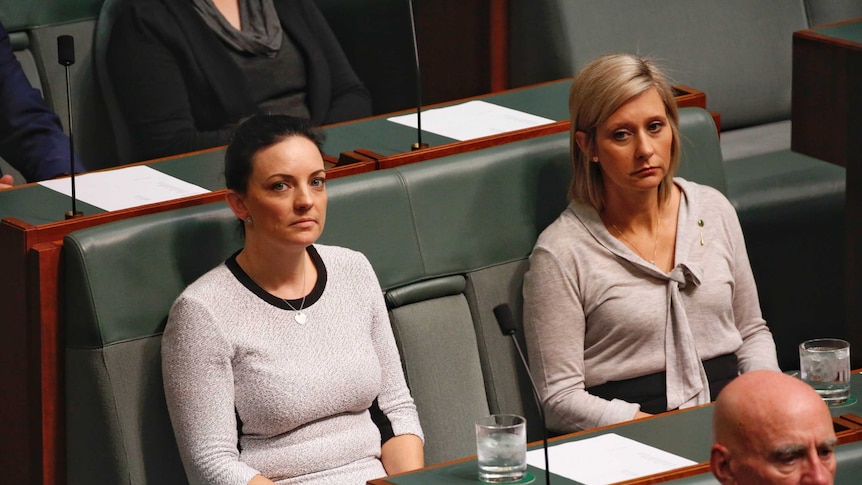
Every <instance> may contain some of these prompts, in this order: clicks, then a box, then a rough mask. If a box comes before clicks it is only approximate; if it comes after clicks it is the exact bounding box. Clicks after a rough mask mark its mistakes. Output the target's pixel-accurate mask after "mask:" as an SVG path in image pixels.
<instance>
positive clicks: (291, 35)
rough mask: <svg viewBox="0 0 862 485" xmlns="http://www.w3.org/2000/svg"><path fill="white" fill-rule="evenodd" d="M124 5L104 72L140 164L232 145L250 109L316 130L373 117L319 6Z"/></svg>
mask: <svg viewBox="0 0 862 485" xmlns="http://www.w3.org/2000/svg"><path fill="white" fill-rule="evenodd" d="M123 2H124V4H123V5H122V6H121V8H120V10H119V13H118V14H117V17H116V21H115V23H114V25H113V27H112V29H111V35H110V38H109V40H108V49H107V67H108V72H109V75H110V77H111V80H112V84H113V87H114V91H115V93H116V97H117V102H118V104H119V107H120V109H121V111H122V112H123V115H124V117H125V120H126V122H127V124H128V127H129V131H130V134H131V137H132V140H131V141H132V144H133V156H134V158H135V159H136V160H149V159H153V158H157V157H163V156H167V155H174V154H178V153H186V152H190V151H194V150H200V149H203V148H210V147H214V146H221V145H227V143H228V142H229V141H230V136H231V134H232V133H233V130H234V128H236V124H237V123H238V122H239V120H241V119H243V118H245V117H248V116H250V115H252V114H254V113H265V114H283V115H291V116H296V117H300V118H308V119H310V120H311V121H312V123H313V124H314V125H316V126H317V125H324V124H330V123H335V122H339V121H347V120H351V119H356V118H361V117H365V116H369V115H370V114H371V97H370V95H369V94H368V91H367V90H366V89H365V86H363V84H362V82H361V81H360V80H359V78H358V77H357V76H356V74H355V73H354V72H353V69H352V68H351V66H350V64H349V63H348V61H347V58H346V57H345V55H344V52H343V51H342V50H341V46H340V45H339V44H338V40H337V39H336V38H335V35H334V34H333V33H332V30H331V29H330V28H329V25H328V24H327V23H326V19H325V18H324V17H323V14H322V13H321V12H320V10H319V9H318V8H317V5H316V4H315V2H314V0H123Z"/></svg>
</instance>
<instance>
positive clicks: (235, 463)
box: [162, 297, 258, 485]
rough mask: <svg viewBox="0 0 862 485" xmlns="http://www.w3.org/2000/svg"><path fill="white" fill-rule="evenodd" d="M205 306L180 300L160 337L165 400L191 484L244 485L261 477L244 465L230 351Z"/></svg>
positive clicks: (230, 348)
mask: <svg viewBox="0 0 862 485" xmlns="http://www.w3.org/2000/svg"><path fill="white" fill-rule="evenodd" d="M213 321H214V319H213V318H212V316H211V315H210V310H209V309H208V308H206V307H204V306H203V305H201V304H199V303H197V302H195V301H193V300H189V299H186V298H183V297H180V299H179V300H177V302H176V303H175V304H174V307H173V308H172V310H171V313H170V316H169V318H168V324H167V326H166V327H165V332H164V335H163V337H162V375H163V378H164V387H165V398H166V399H167V404H168V411H169V413H170V417H171V424H172V425H173V428H174V434H175V436H176V438H177V446H178V448H179V451H180V456H181V458H182V461H183V465H184V467H185V470H186V475H187V477H188V478H189V481H190V483H192V484H198V483H200V484H225V485H227V484H237V485H245V484H247V483H248V482H249V480H251V478H252V477H254V476H255V475H256V474H258V472H257V470H254V469H253V468H251V467H249V466H248V465H247V464H245V463H243V462H241V461H240V459H239V457H240V454H239V450H238V448H237V443H238V437H237V423H236V417H235V416H236V415H235V411H234V409H235V408H234V376H233V371H232V367H231V355H232V352H233V349H232V346H231V345H230V343H229V342H228V341H227V340H226V339H225V338H224V336H223V335H222V334H221V332H220V331H219V329H218V327H217V326H215V325H211V322H213Z"/></svg>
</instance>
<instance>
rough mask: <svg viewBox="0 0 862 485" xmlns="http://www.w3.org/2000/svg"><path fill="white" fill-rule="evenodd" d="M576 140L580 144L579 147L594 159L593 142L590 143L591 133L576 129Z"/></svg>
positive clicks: (588, 156)
mask: <svg viewBox="0 0 862 485" xmlns="http://www.w3.org/2000/svg"><path fill="white" fill-rule="evenodd" d="M575 142H576V143H577V144H578V148H580V149H581V152H583V153H585V154H586V155H587V158H589V159H592V157H593V154H592V153H590V151H591V149H592V146H591V145H592V143H590V135H588V134H587V132H585V131H580V130H578V131H576V132H575Z"/></svg>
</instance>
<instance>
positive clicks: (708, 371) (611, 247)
mask: <svg viewBox="0 0 862 485" xmlns="http://www.w3.org/2000/svg"><path fill="white" fill-rule="evenodd" d="M569 109H570V114H571V154H570V157H571V164H572V182H571V186H570V190H569V198H570V200H571V202H570V204H569V206H568V207H567V208H566V210H565V211H564V212H563V213H562V214H561V215H560V217H559V218H558V219H557V220H556V221H555V222H554V223H553V224H551V225H550V226H549V227H548V228H547V229H546V230H545V231H543V233H542V234H541V236H540V237H539V240H538V241H537V243H536V246H535V248H534V249H533V253H532V255H531V256H530V269H529V271H528V273H527V275H526V276H525V282H524V326H525V336H526V339H527V344H528V348H529V356H530V363H531V367H532V368H533V369H534V371H535V373H536V375H537V380H538V384H539V391H540V394H541V396H542V401H543V406H544V408H545V412H546V414H547V416H548V423H549V427H550V428H552V429H554V430H556V431H560V432H568V431H574V430H580V429H588V428H593V427H597V426H603V425H607V424H612V423H617V422H621V421H626V420H630V419H634V418H637V417H642V416H646V415H648V414H652V413H659V412H664V411H667V410H672V409H677V408H682V407H688V406H693V405H697V404H703V403H707V402H709V401H710V400H711V399H714V398H715V397H716V396H717V395H718V392H720V390H721V388H722V387H723V386H724V385H725V384H727V383H728V382H729V381H730V380H731V379H733V378H734V377H735V376H737V375H738V374H739V373H741V372H746V371H749V370H753V369H776V370H777V369H778V363H777V358H776V353H775V344H774V342H773V340H772V334H771V333H770V331H769V329H768V328H767V326H766V322H765V321H764V320H763V318H762V316H761V311H760V304H759V301H758V298H757V289H756V287H755V283H754V277H753V275H752V272H751V267H750V264H749V261H748V256H747V253H746V250H745V241H744V239H743V235H742V230H741V228H740V225H739V221H738V218H737V216H736V212H735V211H734V209H733V207H732V206H731V204H730V203H729V202H728V201H727V199H726V198H725V197H724V196H723V195H722V194H721V193H719V192H718V191H717V190H715V189H713V188H711V187H707V186H703V185H699V184H696V183H693V182H689V181H686V180H684V179H681V178H677V177H675V174H676V170H677V167H678V165H679V157H680V142H679V137H680V135H679V132H678V127H677V123H678V114H677V107H676V102H675V100H674V95H673V89H672V87H671V85H670V83H669V81H668V80H667V78H666V77H665V76H664V74H663V73H662V72H661V71H660V70H659V69H658V68H657V67H656V66H655V64H653V63H652V62H651V61H650V60H648V59H645V58H642V57H639V56H635V55H630V54H612V55H606V56H602V57H599V58H598V59H596V60H594V61H593V62H591V63H590V64H588V65H587V66H586V67H585V68H584V69H583V70H582V71H581V72H580V73H579V74H578V75H577V76H576V77H575V80H574V82H573V84H572V88H571V92H570V96H569Z"/></svg>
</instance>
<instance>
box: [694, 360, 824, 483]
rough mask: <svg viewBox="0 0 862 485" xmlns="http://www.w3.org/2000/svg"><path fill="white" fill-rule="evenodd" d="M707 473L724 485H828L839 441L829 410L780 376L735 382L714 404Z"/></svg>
mask: <svg viewBox="0 0 862 485" xmlns="http://www.w3.org/2000/svg"><path fill="white" fill-rule="evenodd" d="M712 418H713V419H712V433H713V445H712V451H711V454H710V460H709V464H710V468H711V470H712V473H713V475H715V478H717V479H718V481H719V482H721V483H722V484H723V485H732V484H734V485H747V484H752V485H754V484H757V485H803V484H810V485H831V484H832V482H833V480H834V479H835V469H836V462H835V454H834V452H833V450H834V448H835V445H836V444H837V443H838V440H837V439H836V437H835V429H834V427H833V425H832V415H831V414H830V413H829V407H828V406H827V405H826V403H825V402H823V399H821V398H820V395H818V394H817V392H815V391H814V389H812V388H811V386H809V385H808V384H806V383H804V382H802V381H801V380H799V379H797V378H795V377H791V376H788V375H785V374H782V373H781V372H771V371H756V372H751V373H748V374H745V375H743V376H740V377H739V378H738V379H736V380H734V381H733V382H731V383H730V384H728V385H727V387H726V388H725V389H724V391H723V392H722V393H721V395H720V396H719V397H718V399H717V400H716V401H715V411H714V413H713V417H712Z"/></svg>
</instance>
